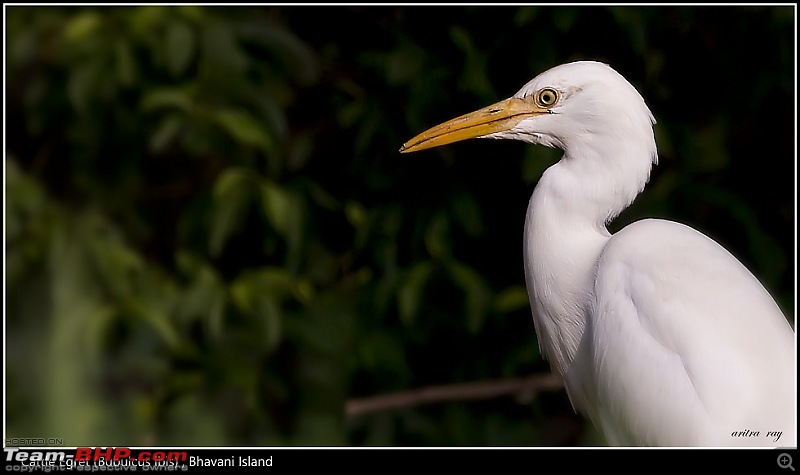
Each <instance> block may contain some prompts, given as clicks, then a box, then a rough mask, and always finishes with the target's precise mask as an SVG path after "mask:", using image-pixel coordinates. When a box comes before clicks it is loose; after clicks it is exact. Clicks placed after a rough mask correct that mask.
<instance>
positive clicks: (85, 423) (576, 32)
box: [5, 6, 794, 446]
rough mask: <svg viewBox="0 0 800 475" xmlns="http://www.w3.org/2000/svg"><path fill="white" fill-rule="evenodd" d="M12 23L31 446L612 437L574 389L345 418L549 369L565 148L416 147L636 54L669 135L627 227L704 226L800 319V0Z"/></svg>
mask: <svg viewBox="0 0 800 475" xmlns="http://www.w3.org/2000/svg"><path fill="white" fill-rule="evenodd" d="M311 14H314V15H323V16H324V17H325V21H324V22H319V21H313V22H310V21H308V16H309V15H311ZM6 19H7V25H6V27H7V32H8V37H7V63H6V65H7V66H6V67H7V74H8V77H7V96H6V97H7V100H8V104H7V112H6V114H7V115H6V118H7V130H6V134H7V135H6V136H7V140H8V143H7V150H6V157H5V166H6V199H7V202H6V246H7V247H6V249H7V252H6V283H7V297H8V300H7V308H6V318H7V328H8V335H9V336H8V338H7V378H8V379H7V383H8V393H7V396H8V403H7V409H8V412H7V422H8V427H7V436H8V437H36V436H46V437H63V438H65V439H67V440H68V441H69V442H68V443H69V444H70V445H88V446H92V445H98V446H109V445H153V444H156V445H161V444H163V445H541V444H555V445H562V444H592V443H596V440H595V439H593V437H594V435H593V433H592V431H591V430H590V429H586V428H585V427H584V425H583V423H582V422H581V420H580V419H579V418H577V417H576V416H574V414H573V413H572V409H571V407H570V405H569V402H568V400H567V399H566V396H565V395H564V394H562V393H560V392H559V393H546V394H540V395H539V397H538V398H537V399H535V400H534V401H532V402H519V401H516V400H514V398H512V397H507V398H498V399H497V400H491V401H483V402H476V403H466V402H458V403H452V404H442V405H433V406H427V407H409V408H403V409H398V410H391V411H385V412H379V413H376V414H372V415H365V416H360V417H355V418H354V417H347V416H346V415H345V413H344V408H345V403H346V401H347V400H348V399H351V398H356V397H368V396H370V395H375V394H379V393H383V392H388V391H395V390H403V389H408V388H412V387H417V386H423V385H429V384H447V383H456V382H466V381H473V380H490V379H499V378H504V377H519V376H524V375H528V374H530V373H534V372H543V371H547V370H548V365H547V363H546V362H545V361H543V360H542V359H541V357H540V356H539V354H538V351H537V343H536V340H535V335H534V333H533V325H532V324H531V320H530V310H529V306H528V299H527V293H526V291H525V288H524V276H523V273H522V259H521V239H520V236H521V235H522V227H523V223H524V213H525V207H526V205H527V200H528V197H529V196H530V192H531V190H532V186H533V184H534V183H535V181H536V180H537V179H538V177H539V176H540V175H541V173H542V171H543V170H544V169H545V168H546V167H547V166H548V165H549V164H551V163H553V161H555V160H556V159H557V158H558V153H557V152H553V151H551V150H547V149H543V148H533V147H523V146H521V145H520V144H513V143H499V142H493V143H490V144H486V143H484V142H480V141H476V142H471V143H469V144H454V145H453V146H450V147H444V148H442V149H437V150H435V151H433V152H430V153H426V154H414V155H411V156H400V155H399V154H398V153H397V150H398V148H399V146H400V145H401V144H402V143H403V142H404V141H405V140H407V139H408V138H410V137H411V136H413V135H414V134H415V133H417V132H420V131H421V130H423V129H425V128H427V127H430V126H432V125H435V124H436V123H439V122H441V121H443V120H445V119H449V118H451V117H454V116H456V115H459V114H462V113H465V112H468V111H470V110H474V109H477V108H479V107H482V106H484V105H486V104H488V103H490V102H494V101H496V100H498V99H501V98H503V97H506V96H509V95H511V94H512V93H513V92H515V91H516V90H517V89H518V88H519V87H520V86H521V85H522V84H523V83H524V82H526V81H527V80H529V79H530V78H531V77H532V76H533V75H535V74H537V73H538V72H540V71H542V70H544V69H546V68H548V67H550V66H553V65H555V64H558V63H562V62H566V61H570V60H574V59H579V58H590V59H597V60H602V61H607V62H609V63H611V64H612V65H613V66H614V67H615V68H616V69H618V70H619V71H620V72H622V73H623V74H624V75H625V76H626V77H628V78H630V79H631V80H632V81H633V82H634V84H636V86H637V87H639V88H640V90H642V92H643V94H644V96H645V98H646V99H647V100H648V103H649V104H650V106H651V109H652V110H653V111H654V113H655V115H656V117H657V118H658V121H659V123H658V126H657V128H656V134H657V140H658V143H659V147H660V151H661V153H660V165H659V167H657V168H656V170H655V172H654V175H653V179H652V180H651V184H650V186H649V187H648V189H647V192H646V193H645V194H644V195H643V196H642V197H640V198H639V199H638V200H637V201H636V203H635V204H634V206H633V207H632V208H631V209H630V210H628V211H626V213H624V215H623V216H622V217H621V218H620V219H619V220H618V221H617V222H616V223H615V224H614V226H615V227H620V226H622V225H623V224H626V223H628V222H630V221H631V220H633V219H637V218H639V217H643V216H663V217H669V218H671V219H676V220H679V221H683V222H687V223H690V224H693V225H695V226H698V227H700V228H702V229H703V230H704V231H706V232H707V233H708V234H710V235H711V236H713V237H715V238H716V239H718V240H719V241H720V242H722V243H723V244H725V245H726V247H728V248H729V249H731V250H732V251H733V252H734V253H735V254H736V255H738V256H739V257H740V258H742V259H743V260H744V262H745V263H746V264H747V265H748V266H749V267H750V268H751V269H752V270H753V271H754V273H755V274H756V275H758V276H759V277H760V278H762V281H763V282H764V283H765V284H766V285H767V287H768V288H770V289H771V291H773V293H774V295H775V296H776V297H777V298H778V300H779V301H780V303H781V304H782V306H783V307H784V310H785V311H786V313H787V314H789V315H790V314H792V313H793V306H794V294H793V288H792V286H791V282H792V279H791V270H792V266H791V265H790V258H791V255H792V254H791V252H790V249H791V244H792V242H793V241H792V239H793V235H792V229H793V226H792V225H793V222H794V205H793V200H792V197H793V196H792V189H793V186H792V185H793V181H792V174H791V173H790V171H791V170H792V167H793V166H794V153H793V137H794V128H793V122H792V120H791V119H792V111H793V109H792V105H791V104H792V103H793V101H792V98H793V95H792V94H793V81H792V79H793V74H792V73H793V65H794V63H793V58H794V50H793V41H792V39H793V34H792V32H793V22H794V17H793V9H792V8H791V7H746V8H729V7H720V8H694V7H634V8H631V7H614V8H599V7H597V8H595V7H591V8H589V7H581V8H578V7H544V8H540V7H519V8H509V7H503V8H495V7H447V8H444V7H425V8H422V7H385V8H384V7H381V8H377V7H255V6H253V7H246V8H243V7H238V8H232V7H224V8H223V7H215V8H207V7H202V6H177V7H166V6H143V7H81V8H76V7H57V6H49V7H8V8H6ZM503 155H505V157H502V156H503ZM487 157H489V158H488V159H487ZM495 157H497V159H495ZM754 157H759V159H754ZM565 420H566V421H571V423H570V424H568V427H570V429H569V430H565V431H562V432H558V431H554V430H552V428H553V427H554V426H556V425H559V426H561V425H563V424H562V423H563V421H565Z"/></svg>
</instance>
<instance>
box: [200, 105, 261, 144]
mask: <svg viewBox="0 0 800 475" xmlns="http://www.w3.org/2000/svg"><path fill="white" fill-rule="evenodd" d="M213 116H214V119H215V120H216V122H217V123H218V124H219V125H220V126H222V128H223V129H225V131H226V132H228V134H230V135H231V137H233V138H234V139H235V140H237V141H238V142H240V143H242V144H245V145H251V146H253V147H257V148H260V149H262V150H264V151H267V152H269V151H271V150H272V138H271V137H270V136H269V134H267V133H266V132H264V127H263V126H262V125H261V124H260V123H259V122H258V121H257V120H256V119H254V118H253V116H251V115H250V114H248V113H247V112H245V111H243V110H236V109H221V110H216V111H214V115H213Z"/></svg>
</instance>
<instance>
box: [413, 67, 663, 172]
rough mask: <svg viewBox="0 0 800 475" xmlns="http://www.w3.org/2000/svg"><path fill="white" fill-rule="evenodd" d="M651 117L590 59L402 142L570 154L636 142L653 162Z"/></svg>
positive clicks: (632, 92) (625, 86) (616, 77)
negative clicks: (542, 148)
mask: <svg viewBox="0 0 800 475" xmlns="http://www.w3.org/2000/svg"><path fill="white" fill-rule="evenodd" d="M654 123H655V119H653V115H652V114H651V113H650V110H649V109H648V108H647V105H646V104H645V102H644V99H642V96H641V95H640V94H639V93H638V92H637V91H636V89H635V88H634V87H633V86H632V85H631V84H630V83H629V82H628V81H626V80H625V78H623V77H622V76H621V75H620V74H619V73H617V72H616V71H614V70H613V69H611V68H610V67H609V66H607V65H605V64H603V63H598V62H594V61H579V62H574V63H568V64H564V65H561V66H557V67H555V68H552V69H550V70H548V71H545V72H544V73H542V74H540V75H539V76H537V77H535V78H534V79H533V80H531V81H530V82H529V83H528V84H526V85H525V86H523V87H522V89H520V90H519V92H517V93H516V94H514V95H513V96H512V97H510V98H509V99H506V100H504V101H500V102H498V103H496V104H492V105H490V106H488V107H484V108H483V109H480V110H478V111H475V112H472V113H470V114H466V115H463V116H461V117H458V118H455V119H453V120H450V121H448V122H445V123H443V124H440V125H438V126H436V127H433V128H431V129H429V130H427V131H425V132H423V133H421V134H419V135H417V136H416V137H414V138H413V139H411V140H409V141H408V142H406V143H405V144H404V145H403V147H402V148H401V149H400V151H401V152H414V151H417V150H424V149H426V148H431V147H437V146H439V145H445V144H448V143H452V142H457V141H460V140H465V139H469V138H476V137H482V138H495V139H514V140H521V141H524V142H528V143H533V144H541V145H546V146H548V147H558V148H561V149H562V150H565V151H567V152H569V151H570V150H571V149H582V148H585V147H587V146H588V147H592V148H604V146H605V144H609V145H612V144H614V145H617V144H619V143H620V142H628V143H636V144H638V145H640V146H641V147H642V148H644V149H646V150H647V152H648V156H649V157H650V158H651V159H652V160H653V161H655V156H656V155H655V140H654V138H653V124H654Z"/></svg>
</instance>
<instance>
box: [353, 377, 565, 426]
mask: <svg viewBox="0 0 800 475" xmlns="http://www.w3.org/2000/svg"><path fill="white" fill-rule="evenodd" d="M563 386H564V383H563V382H562V380H561V378H560V377H558V376H557V375H555V374H553V373H547V374H534V375H531V376H528V377H525V378H509V379H500V380H490V381H475V382H471V383H461V384H447V385H439V386H426V387H422V388H417V389H410V390H407V391H399V392H396V393H390V394H383V395H379V396H371V397H365V398H358V399H350V400H349V401H347V405H346V407H345V414H346V415H347V417H357V416H361V415H364V414H369V413H372V412H379V411H386V410H390V409H398V408H403V407H414V406H419V405H422V404H432V403H440V402H444V401H463V400H473V399H491V398H495V397H499V396H504V395H508V394H516V395H517V396H518V398H519V400H520V401H522V402H525V403H527V402H530V401H532V400H533V399H534V398H535V397H536V394H537V393H539V392H540V391H554V390H557V389H560V388H562V387H563Z"/></svg>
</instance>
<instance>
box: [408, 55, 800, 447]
mask: <svg viewBox="0 0 800 475" xmlns="http://www.w3.org/2000/svg"><path fill="white" fill-rule="evenodd" d="M653 124H655V119H654V118H653V115H652V114H651V112H650V110H649V109H648V107H647V105H646V104H645V102H644V100H643V99H642V97H641V95H639V93H638V92H637V91H636V89H635V88H634V87H633V86H632V85H631V84H630V83H628V82H627V81H626V80H625V79H624V78H623V77H622V76H621V75H620V74H618V73H617V72H616V71H614V70H613V69H612V68H610V67H609V66H607V65H605V64H602V63H598V62H592V61H580V62H574V63H569V64H564V65H561V66H557V67H555V68H553V69H550V70H549V71H546V72H544V73H542V74H540V75H539V76H537V77H536V78H534V79H533V80H532V81H530V82H529V83H528V84H526V85H525V86H524V87H523V88H522V89H520V91H519V92H517V93H516V94H515V95H514V96H513V97H511V98H509V99H507V100H504V101H501V102H498V103H496V104H493V105H491V106H488V107H485V108H483V109H480V110H478V111H476V112H473V113H470V114H466V115H464V116H461V117H458V118H456V119H453V120H450V121H448V122H445V123H443V124H441V125H438V126H436V127H433V128H431V129H429V130H427V131H426V132H423V133H421V134H419V135H418V136H416V137H414V138H413V139H411V140H410V141H408V142H407V143H406V144H405V145H403V147H402V148H401V149H400V150H401V152H412V151H418V150H423V149H427V148H431V147H436V146H439V145H444V144H448V143H451V142H455V141H459V140H464V139H468V138H475V137H485V138H495V139H515V140H521V141H523V142H528V143H532V144H541V145H546V146H549V147H557V148H560V149H562V150H563V152H564V154H563V156H562V158H561V159H560V161H558V162H557V163H556V164H554V165H553V166H551V167H550V168H548V169H547V170H546V171H545V172H544V174H543V175H542V177H541V178H540V180H539V183H538V184H537V186H536V188H535V190H534V192H533V196H532V197H531V200H530V204H529V206H528V212H527V217H526V221H525V231H524V259H525V278H526V283H527V288H528V294H529V297H530V303H531V307H532V312H533V321H534V324H535V325H534V326H535V330H536V333H537V335H538V339H539V345H540V349H541V350H542V352H543V354H544V355H545V356H546V357H547V358H548V360H549V361H550V363H551V366H552V368H553V369H554V370H555V371H556V372H557V373H558V374H560V375H561V376H562V377H563V379H564V382H565V386H566V388H567V392H568V394H569V397H570V400H571V402H572V404H573V406H574V407H575V408H576V409H577V410H579V411H581V412H583V413H584V414H586V415H587V416H588V417H589V418H590V419H591V420H592V421H593V422H594V424H595V425H596V426H597V427H598V428H599V429H600V430H601V431H602V432H603V434H604V435H605V436H606V439H607V440H608V442H609V443H610V444H612V445H625V446H633V445H644V446H713V447H718V446H730V445H739V446H763V445H767V446H794V445H796V443H797V442H796V420H797V419H796V407H797V406H796V402H795V401H796V394H795V391H796V383H795V378H796V374H797V373H796V369H795V356H794V332H793V330H792V328H791V326H790V325H789V323H788V322H787V320H786V318H785V317H784V315H783V314H782V312H781V310H780V308H779V307H778V305H777V304H776V303H775V301H774V300H773V298H772V297H771V296H770V294H769V293H768V292H767V290H765V289H764V287H763V286H762V285H761V283H760V282H759V281H758V279H756V278H755V277H754V276H753V275H752V274H751V273H750V272H749V271H748V270H747V269H746V268H745V266H744V265H742V264H741V263H740V262H739V261H738V260H737V259H736V258H735V257H733V256H732V255H731V254H730V253H729V252H728V251H726V250H725V249H723V248H722V246H720V245H719V244H717V243H716V242H715V241H713V240H712V239H710V238H708V237H707V236H705V235H704V234H702V233H700V232H698V231H696V230H694V229H692V228H690V227H688V226H685V225H682V224H678V223H676V222H672V221H665V220H660V219H645V220H642V221H638V222H635V223H633V224H630V225H628V226H627V227H625V228H623V229H622V230H621V231H619V232H617V233H615V234H613V235H611V234H610V233H609V232H608V230H607V229H606V224H607V223H608V222H609V221H611V220H612V219H613V218H615V217H616V216H617V215H618V214H619V213H620V212H621V211H622V210H623V209H625V208H626V207H627V206H628V205H630V204H631V202H632V201H633V200H634V198H635V197H636V196H637V195H638V194H639V193H640V192H641V191H642V190H643V188H644V186H645V183H646V182H647V180H648V178H649V175H650V170H651V168H652V166H653V164H655V163H656V161H657V153H656V143H655V138H654V135H653Z"/></svg>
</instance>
